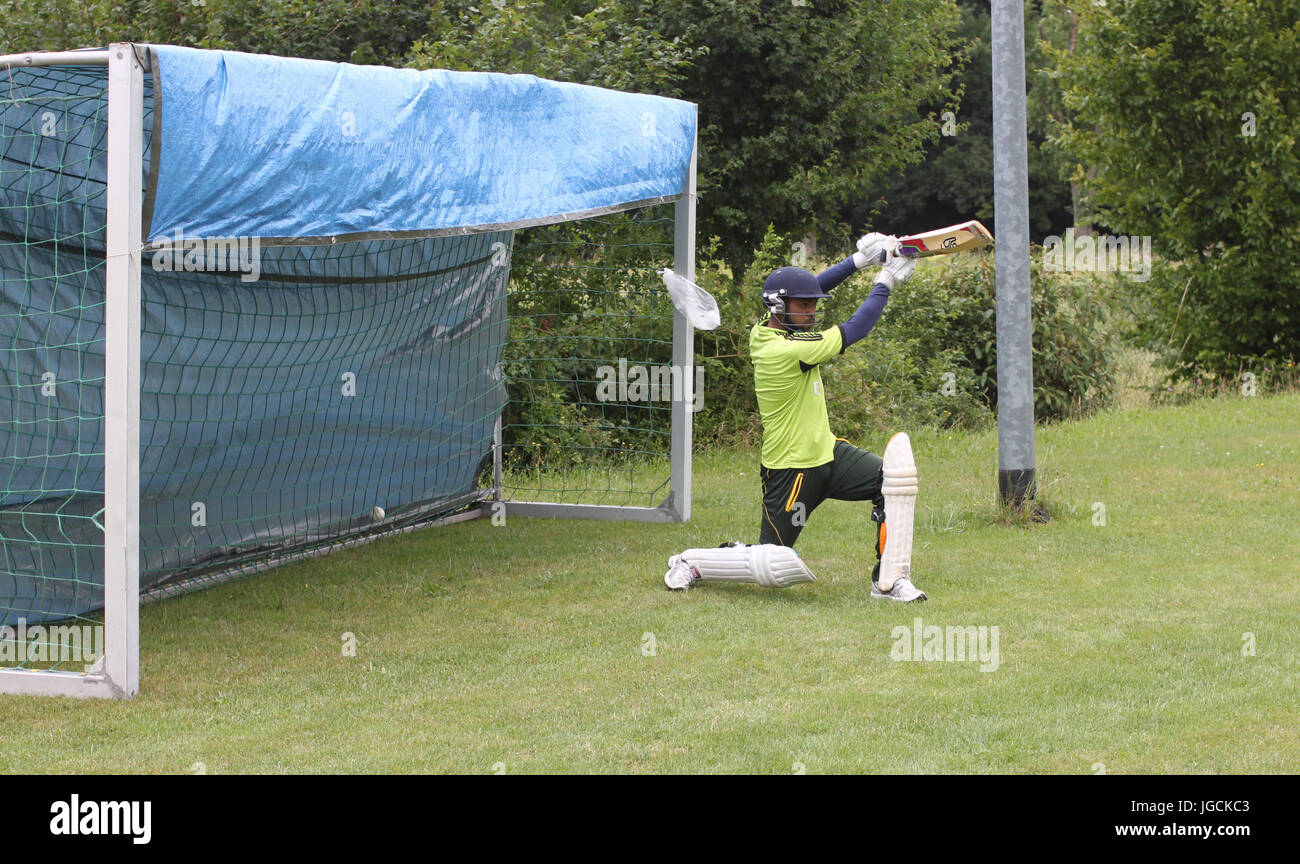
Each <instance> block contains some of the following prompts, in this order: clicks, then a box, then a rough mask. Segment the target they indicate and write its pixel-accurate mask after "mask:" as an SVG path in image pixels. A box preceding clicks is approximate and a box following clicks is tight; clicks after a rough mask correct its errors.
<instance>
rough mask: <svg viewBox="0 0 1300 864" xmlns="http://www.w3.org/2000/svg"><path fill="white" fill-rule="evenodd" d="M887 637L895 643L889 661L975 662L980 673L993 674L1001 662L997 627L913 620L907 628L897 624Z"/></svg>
mask: <svg viewBox="0 0 1300 864" xmlns="http://www.w3.org/2000/svg"><path fill="white" fill-rule="evenodd" d="M889 636H890V638H891V639H893V640H894V645H893V647H892V648H890V649H889V659H891V660H901V661H907V660H911V661H915V662H923V661H924V662H945V661H946V662H949V663H961V662H974V661H976V660H978V661H979V663H980V671H981V672H996V671H997V668H998V665H999V664H1000V663H1001V660H1000V659H999V657H998V638H999V633H998V628H997V627H983V626H980V627H953V626H948V627H940V626H938V625H937V624H930V625H926V624H924V623H923V622H922V621H921V619H920V618H914V619H913V620H912V626H911V627H910V628H909V627H908V626H907V625H906V624H899V625H898V626H897V627H895V628H894V629H893V630H890V631H889Z"/></svg>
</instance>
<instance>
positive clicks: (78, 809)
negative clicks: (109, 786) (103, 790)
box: [50, 795, 153, 846]
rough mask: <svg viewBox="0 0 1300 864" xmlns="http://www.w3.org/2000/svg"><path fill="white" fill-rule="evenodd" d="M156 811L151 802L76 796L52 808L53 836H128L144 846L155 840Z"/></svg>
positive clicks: (53, 805) (59, 802)
mask: <svg viewBox="0 0 1300 864" xmlns="http://www.w3.org/2000/svg"><path fill="white" fill-rule="evenodd" d="M152 810H153V802H151V801H144V802H140V801H82V800H81V796H80V795H73V796H72V797H71V798H70V799H69V800H67V801H55V802H54V803H53V804H51V805H50V815H51V817H52V818H51V819H50V833H51V834H54V835H64V836H75V835H77V834H118V835H121V834H125V835H128V836H130V837H131V842H132V843H134V844H136V845H137V846H142V845H144V844H145V843H148V842H149V840H150V838H151V837H153V827H152V822H153V814H152Z"/></svg>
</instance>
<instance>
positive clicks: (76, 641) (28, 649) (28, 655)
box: [0, 618, 104, 665]
mask: <svg viewBox="0 0 1300 864" xmlns="http://www.w3.org/2000/svg"><path fill="white" fill-rule="evenodd" d="M103 653H104V625H103V624H94V625H80V626H79V625H75V624H52V625H50V626H48V627H46V626H43V625H40V624H36V625H34V626H32V627H28V626H27V619H26V618H19V619H18V626H17V627H13V626H11V625H9V624H6V625H4V626H3V627H0V663H4V664H6V665H8V664H19V665H21V664H23V663H56V662H60V661H63V662H73V663H85V664H87V665H90V664H92V663H94V662H95V660H96V659H97V658H98V657H100V656H101V655H103Z"/></svg>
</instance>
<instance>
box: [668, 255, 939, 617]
mask: <svg viewBox="0 0 1300 864" xmlns="http://www.w3.org/2000/svg"><path fill="white" fill-rule="evenodd" d="M898 244H899V241H898V239H897V238H895V237H892V236H889V235H885V234H868V235H866V236H865V237H863V238H862V239H861V240H859V241H858V251H857V252H855V253H854V254H853V255H852V256H850V257H848V258H846V259H844V260H843V261H841V262H840V263H838V264H836V265H834V266H832V267H830V268H828V269H827V270H825V271H823V272H822V273H820V274H817V275H814V274H812V273H811V272H809V271H807V270H805V269H803V268H801V267H782V268H781V269H779V270H777V271H775V272H773V273H772V274H771V275H770V276H768V277H767V280H766V281H765V282H764V283H763V303H764V304H765V305H766V306H767V308H768V310H769V312H768V315H767V317H766V318H764V319H763V320H762V321H760V322H758V323H757V324H755V325H754V327H753V328H752V329H751V330H750V335H749V351H750V357H751V359H752V361H753V365H754V390H755V393H756V395H757V396H758V407H759V412H760V413H761V415H762V419H763V448H762V456H761V466H760V472H759V474H760V478H761V480H762V495H763V514H762V522H761V525H760V529H759V545H757V546H750V547H745V548H741V549H734V550H719V551H718V552H716V553H713V552H710V551H709V550H687V552H686V553H683V556H686V557H687V558H689V559H690V560H689V561H685V560H683V561H680V562H679V560H678V559H673V560H671V561H670V570H669V572H668V573H667V574H666V575H665V579H664V581H665V583H666V584H667V585H668V587H669V588H675V589H680V588H687V587H690V585H691V584H692V583H693V582H694V581H697V580H699V579H700V578H701V569H703V571H704V577H705V578H706V579H709V580H718V581H750V582H757V583H758V584H762V585H769V586H784V585H787V584H793V583H795V582H800V581H809V580H811V579H812V574H811V572H810V571H808V570H807V567H806V565H804V564H803V563H802V562H801V561H799V560H798V556H797V555H796V554H795V553H794V552H793V548H792V547H793V546H794V543H795V541H796V540H797V539H798V537H799V534H800V532H802V531H803V527H804V525H805V523H806V521H807V519H808V517H809V516H810V515H811V514H812V512H813V510H815V509H816V508H817V506H818V505H820V504H821V503H822V502H823V501H825V500H826V499H827V498H835V499H838V500H845V501H871V502H873V505H874V506H873V510H872V512H871V518H872V520H873V522H874V523H875V526H874V527H875V530H873V531H872V532H871V533H872V534H874V535H875V539H874V546H875V550H876V558H877V561H876V565H875V568H874V569H873V570H872V574H871V575H872V578H871V581H872V590H871V596H872V597H881V598H888V599H891V600H898V601H901V602H913V601H921V600H925V599H926V595H925V592H923V591H921V590H919V589H918V588H916V586H914V585H913V584H912V581H911V579H910V575H909V574H910V568H909V569H908V570H907V571H906V572H905V573H904V574H903V575H898V576H897V577H896V578H893V579H892V584H890V585H887V586H882V585H881V584H880V581H879V575H880V570H881V564H880V559H881V557H882V555H883V553H884V549H885V546H886V545H887V543H888V537H887V533H886V530H885V495H884V492H883V488H882V487H883V486H884V485H885V471H884V470H883V469H884V462H883V460H882V459H881V458H880V457H879V456H876V455H874V454H872V453H869V452H867V451H866V450H860V449H858V448H857V447H854V446H853V445H852V444H850V443H849V442H848V441H845V440H844V439H842V438H836V437H835V435H834V434H833V433H832V432H831V428H830V421H829V418H828V416H827V412H826V393H825V390H824V389H823V387H822V378H821V364H823V363H825V362H827V361H829V360H832V359H834V358H835V357H837V356H839V355H840V354H843V353H844V351H845V350H847V349H848V348H849V347H850V346H851V345H853V344H854V343H856V342H860V341H861V340H862V339H864V338H865V337H866V335H867V334H868V333H870V332H871V329H872V327H874V326H875V324H876V322H877V321H878V320H879V319H880V315H881V313H882V312H883V311H884V309H885V303H886V302H887V301H888V300H889V292H890V291H891V290H892V289H893V288H894V287H895V286H897V285H899V284H901V283H902V282H903V281H905V280H906V279H907V277H908V276H910V275H911V274H912V271H913V270H914V269H915V268H916V259H915V258H913V257H900V256H898V255H897V250H898ZM882 262H883V264H884V266H883V267H881V268H880V270H879V272H878V273H877V274H876V277H875V281H874V285H873V287H872V290H871V293H870V294H869V295H868V296H867V298H866V299H865V300H864V301H863V302H862V305H860V306H859V307H858V309H857V311H856V312H854V313H853V315H852V316H850V318H849V320H847V321H845V322H844V323H843V324H835V325H833V326H831V327H828V328H826V329H821V330H818V329H815V326H816V313H817V302H818V301H819V300H824V299H826V298H828V297H829V296H830V295H829V293H828V292H830V291H831V290H832V289H834V288H835V287H836V286H837V285H839V284H840V283H841V282H843V281H844V280H845V279H847V278H848V277H849V276H851V275H853V274H854V273H856V272H857V271H858V270H862V269H865V268H868V267H873V266H880V264H881V263H882ZM896 438H901V439H903V440H902V443H903V444H905V445H906V450H907V453H906V462H907V463H908V464H909V465H910V463H911V448H910V444H909V443H907V441H906V436H905V435H900V436H896ZM894 446H895V445H894V444H893V442H891V448H892V447H894ZM887 452H888V451H887ZM910 470H911V473H910V475H909V474H907V473H906V472H904V474H903V476H905V477H907V476H910V477H911V478H913V479H911V480H910V481H905V482H910V483H911V484H912V486H911V491H912V494H913V495H914V493H915V479H914V478H915V466H914V465H911V466H910ZM894 482H897V481H894ZM911 515H912V514H911V513H910V512H908V513H907V516H908V522H909V526H908V527H910V521H911V520H910V517H911ZM907 534H908V536H907V538H906V542H907V546H908V547H909V550H908V551H909V553H910V546H911V536H910V534H911V532H910V531H908V532H907ZM779 547H786V549H785V550H783V549H781V548H779ZM692 553H693V554H692ZM726 553H731V554H732V555H733V556H734V557H735V558H737V559H738V558H740V557H745V560H744V561H743V562H742V563H738V564H733V563H732V561H731V560H729V559H728V557H727V554H726ZM679 557H680V556H679ZM909 559H910V555H909Z"/></svg>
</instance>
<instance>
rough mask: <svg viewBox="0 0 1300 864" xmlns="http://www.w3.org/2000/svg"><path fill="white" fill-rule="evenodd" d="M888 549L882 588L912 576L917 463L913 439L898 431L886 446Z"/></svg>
mask: <svg viewBox="0 0 1300 864" xmlns="http://www.w3.org/2000/svg"><path fill="white" fill-rule="evenodd" d="M882 461H883V462H884V475H885V478H884V484H883V486H882V487H881V491H882V492H883V493H884V496H885V551H884V554H883V555H882V556H881V559H880V579H879V581H878V584H879V585H880V590H881V591H888V590H889V589H891V588H893V587H894V581H895V580H897V579H898V578H900V577H903V576H906V577H907V578H909V579H910V578H911V577H912V520H913V518H914V517H915V516H916V488H917V482H916V462H915V461H914V460H913V459H912V441H911V439H910V438H908V437H907V433H906V432H899V433H898V434H896V435H895V436H894V437H893V438H890V439H889V444H888V445H886V446H885V455H884V457H883V460H882Z"/></svg>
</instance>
